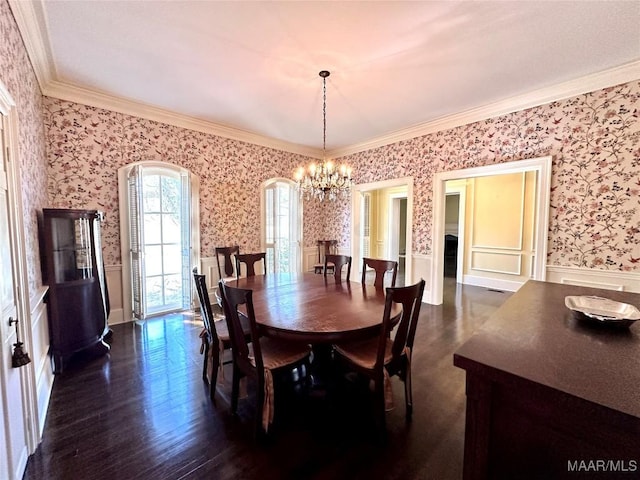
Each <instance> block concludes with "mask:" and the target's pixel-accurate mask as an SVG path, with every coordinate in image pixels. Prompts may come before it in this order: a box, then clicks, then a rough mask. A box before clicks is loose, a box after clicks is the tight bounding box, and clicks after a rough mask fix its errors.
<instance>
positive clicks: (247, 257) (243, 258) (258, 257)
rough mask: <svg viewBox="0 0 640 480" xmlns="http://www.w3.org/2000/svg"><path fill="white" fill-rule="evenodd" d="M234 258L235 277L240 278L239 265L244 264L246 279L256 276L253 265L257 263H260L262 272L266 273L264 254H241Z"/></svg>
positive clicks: (265, 255) (265, 254)
mask: <svg viewBox="0 0 640 480" xmlns="http://www.w3.org/2000/svg"><path fill="white" fill-rule="evenodd" d="M235 257H236V275H237V277H238V278H239V277H240V264H241V263H244V264H245V265H246V268H247V277H254V276H255V275H256V266H255V264H256V263H258V262H262V271H263V272H264V273H265V274H266V273H267V264H266V257H267V253H266V252H260V253H243V254H238V255H236V256H235Z"/></svg>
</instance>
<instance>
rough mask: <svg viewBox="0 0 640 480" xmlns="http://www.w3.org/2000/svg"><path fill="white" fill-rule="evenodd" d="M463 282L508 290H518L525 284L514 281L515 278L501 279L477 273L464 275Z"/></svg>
mask: <svg viewBox="0 0 640 480" xmlns="http://www.w3.org/2000/svg"><path fill="white" fill-rule="evenodd" d="M462 280H463V281H462V283H464V284H465V285H474V286H476V287H485V288H491V289H494V290H503V291H507V292H517V291H518V289H519V288H520V287H521V286H522V285H524V283H523V282H514V281H513V280H501V279H499V278H489V277H478V276H475V275H464V276H463V279H462Z"/></svg>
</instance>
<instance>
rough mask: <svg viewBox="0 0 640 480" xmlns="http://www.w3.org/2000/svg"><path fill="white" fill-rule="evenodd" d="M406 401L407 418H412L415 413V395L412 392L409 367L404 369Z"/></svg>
mask: <svg viewBox="0 0 640 480" xmlns="http://www.w3.org/2000/svg"><path fill="white" fill-rule="evenodd" d="M404 403H405V417H406V419H407V420H411V416H412V415H413V395H412V393H411V370H408V369H405V371H404Z"/></svg>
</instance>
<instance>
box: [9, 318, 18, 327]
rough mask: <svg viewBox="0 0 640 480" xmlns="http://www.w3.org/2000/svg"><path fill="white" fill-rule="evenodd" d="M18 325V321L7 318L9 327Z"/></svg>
mask: <svg viewBox="0 0 640 480" xmlns="http://www.w3.org/2000/svg"><path fill="white" fill-rule="evenodd" d="M14 323H15V324H16V325H17V324H18V319H17V318H16V319H15V320H14V319H13V317H9V326H12V325H13V324H14Z"/></svg>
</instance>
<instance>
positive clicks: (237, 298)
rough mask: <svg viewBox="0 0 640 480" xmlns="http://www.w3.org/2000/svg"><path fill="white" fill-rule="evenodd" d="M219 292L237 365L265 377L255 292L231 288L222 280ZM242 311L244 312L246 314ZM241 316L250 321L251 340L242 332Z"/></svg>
mask: <svg viewBox="0 0 640 480" xmlns="http://www.w3.org/2000/svg"><path fill="white" fill-rule="evenodd" d="M219 291H220V297H221V299H222V308H223V309H224V314H225V318H226V320H227V327H228V328H229V339H230V340H231V351H232V354H233V361H234V362H237V365H238V366H239V367H240V369H241V370H242V371H244V372H245V373H247V372H249V371H252V370H253V369H255V370H256V372H255V373H256V374H257V375H264V367H263V361H262V351H261V350H260V341H259V336H258V329H257V325H256V317H255V313H254V310H253V291H252V290H248V289H244V288H236V287H231V286H229V285H228V284H226V283H224V282H223V281H222V280H220V282H219ZM241 310H244V312H243V311H241ZM241 315H244V316H246V317H247V318H248V319H249V325H250V327H251V335H250V338H247V337H246V335H245V333H244V331H243V330H242V323H241V321H240V316H241ZM249 342H250V343H251V344H252V350H253V362H252V361H251V358H250V354H251V349H249Z"/></svg>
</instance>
